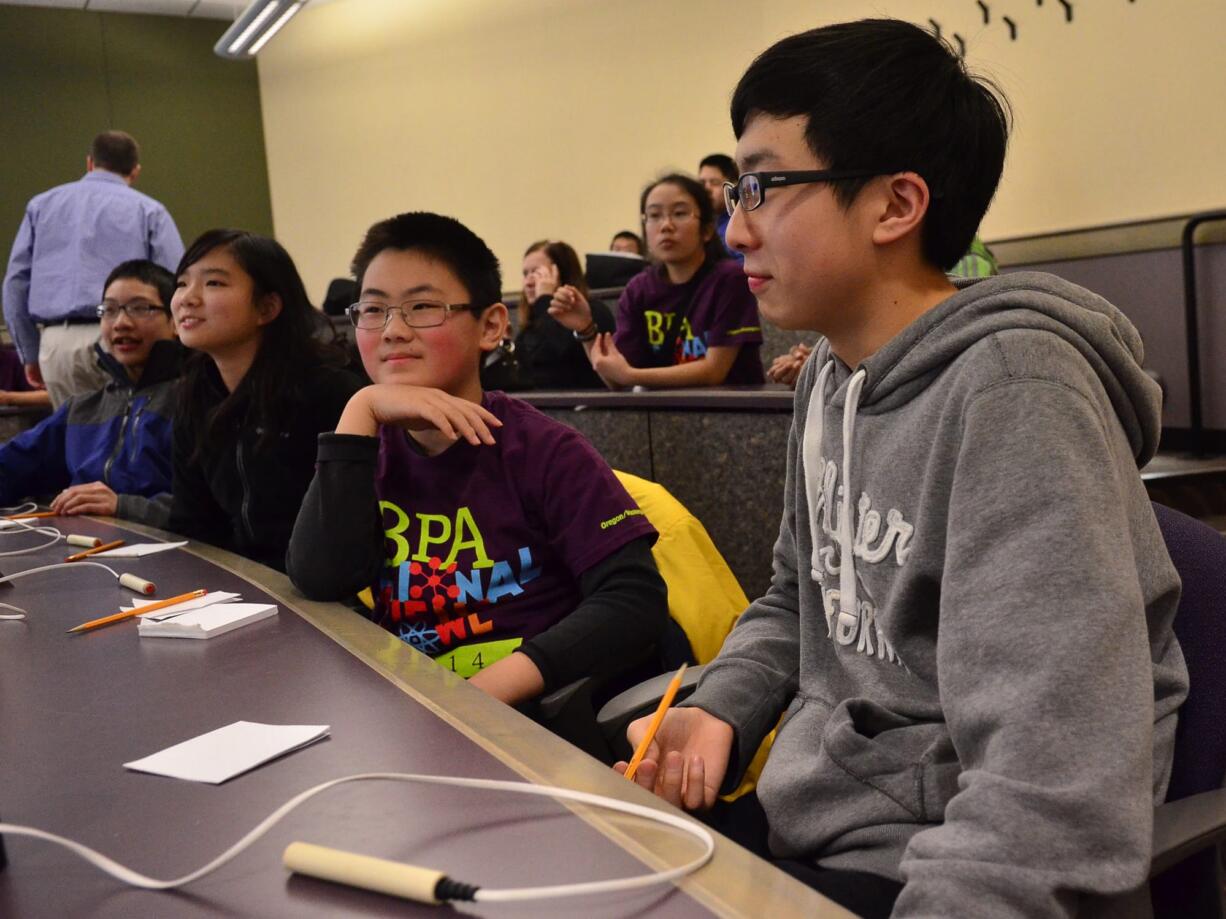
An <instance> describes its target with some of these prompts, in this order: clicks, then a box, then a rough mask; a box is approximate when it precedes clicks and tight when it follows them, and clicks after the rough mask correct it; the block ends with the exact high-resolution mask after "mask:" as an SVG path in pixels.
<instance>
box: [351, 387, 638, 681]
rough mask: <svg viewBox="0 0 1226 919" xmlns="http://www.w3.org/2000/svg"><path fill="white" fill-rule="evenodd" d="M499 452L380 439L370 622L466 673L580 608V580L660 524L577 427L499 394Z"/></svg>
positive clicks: (393, 431)
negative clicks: (380, 530)
mask: <svg viewBox="0 0 1226 919" xmlns="http://www.w3.org/2000/svg"><path fill="white" fill-rule="evenodd" d="M482 405H484V406H485V408H487V409H488V410H489V411H490V412H492V413H493V414H494V415H495V416H496V417H497V418H499V419H500V420H501V421H502V423H503V426H502V427H501V428H496V429H494V438H495V440H496V441H497V443H495V445H494V446H492V447H491V446H487V445H483V446H479V447H476V446H473V445H472V444H469V443H467V442H466V441H459V442H457V443H455V444H453V445H452V446H451V447H449V448H448V449H447V450H445V451H444V452H442V453H440V454H439V455H437V456H433V457H427V456H423V455H422V454H421V453H420V452H418V450H416V449H414V446H413V445H411V444H410V442H409V436H408V434H407V433H406V432H405V431H403V430H402V429H400V428H396V427H383V428H381V429H380V432H379V460H378V470H377V473H376V477H375V491H376V493H377V494H378V497H379V507H380V510H381V511H382V520H383V527H384V533H385V536H386V540H385V543H384V546H385V551H386V562H385V564H386V567H385V568H384V571H383V574H382V575H381V576H380V579H379V582H378V583H377V584H375V585H374V589H373V592H374V596H375V609H374V612H373V613H372V618H373V619H374V620H375V621H376V622H377V623H379V624H380V625H382V626H383V627H384V628H386V629H387V630H388V631H390V632H392V633H394V634H396V635H399V636H400V637H401V638H402V639H403V640H404V641H406V642H408V643H409V644H410V645H412V646H413V647H415V648H417V650H419V651H422V652H424V653H425V654H429V655H430V656H431V657H435V658H445V660H444V665H445V666H446V665H447V662H448V661H449V662H450V667H451V669H453V670H455V671H457V672H459V673H462V674H463V675H464V676H470V675H471V674H472V673H473V672H476V670H479V669H481V667H483V666H488V665H489V664H491V663H493V662H494V661H495V660H497V659H499V658H501V657H505V656H506V655H507V654H509V653H510V652H511V651H512V650H514V648H515V646H517V645H518V644H519V643H520V641H522V640H526V639H529V638H532V637H533V636H535V635H539V634H540V633H541V632H543V631H545V630H546V629H548V628H549V627H550V626H551V625H553V624H554V623H556V622H558V621H559V620H560V619H562V618H563V617H565V616H567V615H568V614H570V613H571V612H572V611H574V609H575V607H576V606H578V604H579V602H580V600H581V599H582V594H581V593H580V590H579V577H580V575H582V574H583V572H584V571H586V570H587V569H588V568H591V567H592V566H593V565H595V564H596V563H598V562H600V561H602V560H603V559H605V558H606V557H608V556H609V555H611V554H612V553H613V552H615V551H617V550H618V549H620V548H621V547H622V546H624V545H625V544H626V543H628V542H630V541H631V540H633V539H635V538H637V537H640V536H645V535H652V536H654V535H655V532H656V531H655V529H654V528H653V527H652V525H651V524H650V523H648V521H647V518H646V517H645V516H643V513H642V511H641V510H639V508H638V505H636V504H635V503H634V500H633V499H632V498H631V497H630V496H629V495H628V494H627V493H626V490H625V489H624V488H623V487H622V486H621V483H620V482H618V481H617V478H616V476H614V475H613V472H612V470H611V469H609V466H608V464H607V463H605V461H604V460H603V459H602V458H601V457H600V455H599V454H598V453H597V452H596V451H595V450H594V449H593V448H592V446H591V445H590V444H589V443H588V442H587V441H586V440H585V439H584V438H583V436H582V435H580V434H579V433H578V432H577V431H575V430H574V429H572V428H569V427H567V426H566V425H564V424H562V423H561V422H558V421H554V420H553V419H552V418H549V417H548V416H546V415H544V414H542V413H541V412H539V411H537V410H536V409H535V408H533V407H532V406H530V405H528V404H527V403H526V402H521V401H520V400H518V399H513V398H511V397H509V396H507V395H506V394H505V393H501V392H489V393H486V394H485V396H484V398H483V399H482Z"/></svg>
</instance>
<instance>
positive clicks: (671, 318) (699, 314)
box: [549, 173, 764, 389]
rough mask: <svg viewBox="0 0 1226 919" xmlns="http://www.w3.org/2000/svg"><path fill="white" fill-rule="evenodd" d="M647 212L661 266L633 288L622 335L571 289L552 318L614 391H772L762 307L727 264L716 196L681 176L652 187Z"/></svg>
mask: <svg viewBox="0 0 1226 919" xmlns="http://www.w3.org/2000/svg"><path fill="white" fill-rule="evenodd" d="M639 205H640V211H641V213H642V215H643V231H644V233H645V235H646V237H647V247H648V249H649V251H650V253H651V256H652V258H653V259H655V260H656V262H657V264H656V265H655V266H653V267H652V268H649V269H648V270H646V271H643V272H642V273H641V274H639V275H638V276H636V277H635V278H633V279H632V280H631V281H630V283H629V284H628V285H626V289H625V290H624V291H623V292H622V296H621V299H620V300H619V301H618V304H617V332H616V333H614V334H601V333H600V332H599V330H598V329H597V327H596V324H595V323H594V322H593V320H592V311H591V307H590V306H589V304H588V302H587V299H586V298H585V297H584V296H583V294H582V293H580V292H579V291H578V290H577V289H576V288H574V287H573V286H564V287H561V288H559V289H558V291H557V293H556V294H555V295H554V299H553V303H552V305H551V306H550V310H549V312H550V314H551V315H552V316H553V317H554V318H555V319H557V320H558V322H559V323H561V324H562V325H564V326H566V327H567V328H569V329H571V330H572V331H573V332H574V334H575V337H576V338H578V339H579V340H580V341H581V342H583V343H584V346H585V347H586V348H587V351H588V357H589V359H590V360H591V362H592V367H593V368H595V370H596V372H597V373H598V374H600V376H601V378H602V379H603V380H604V381H605V383H606V384H607V385H608V386H609V387H610V388H614V389H616V388H619V387H622V386H647V387H652V388H677V387H684V386H715V385H719V384H722V383H730V384H746V383H749V384H753V383H762V382H764V377H763V374H762V359H761V357H760V355H759V348H760V347H761V344H762V324H761V321H760V320H759V318H758V306H757V302H756V301H755V300H754V297H753V294H751V293H750V292H749V286H748V285H747V284H746V281H745V275H744V273H743V272H742V270H741V266H740V264H739V263H737V262H735V261H731V260H727V259H725V255H726V253H725V252H724V248H723V243H722V242H721V241H720V239H719V236H718V235H717V233H716V231H715V218H714V209H713V208H712V205H711V198H710V196H708V195H707V194H706V192H705V191H704V189H703V187H702V185H700V184H699V183H698V182H697V181H695V180H694V179H692V178H690V177H689V176H685V175H680V174H676V173H674V174H670V175H666V176H664V177H663V178H661V179H657V180H656V181H655V182H653V183H651V184H650V185H648V186H647V187H646V188H645V189H644V190H643V194H642V197H641V198H640V201H639Z"/></svg>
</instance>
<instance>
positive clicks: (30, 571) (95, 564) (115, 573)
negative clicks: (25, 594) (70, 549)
mask: <svg viewBox="0 0 1226 919" xmlns="http://www.w3.org/2000/svg"><path fill="white" fill-rule="evenodd" d="M52 568H105V569H106V570H107V571H109V572H110V573H111V574H112V575H113V576H114V577H115V579H116V580H118V579H119V572H118V571H116V570H115V569H114V568H112V567H111V566H110V565H104V564H102V562H56V563H55V564H54V565H41V566H39V567H38V568H27V569H26V570H25V571H18V572H17V573H16V574H10V575H9V576H8V577H4V578H0V584H6V583H8V582H9V581H15V580H17V579H18V578H24V577H27V576H29V575H31V574H38V573H39V572H40V571H50V570H51V569H52Z"/></svg>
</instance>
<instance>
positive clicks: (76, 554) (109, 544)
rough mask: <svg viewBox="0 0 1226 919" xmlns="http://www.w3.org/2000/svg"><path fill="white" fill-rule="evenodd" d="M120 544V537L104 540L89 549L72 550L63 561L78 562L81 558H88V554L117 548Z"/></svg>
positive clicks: (121, 541)
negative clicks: (111, 540)
mask: <svg viewBox="0 0 1226 919" xmlns="http://www.w3.org/2000/svg"><path fill="white" fill-rule="evenodd" d="M122 545H123V540H122V539H117V540H115V541H114V542H104V543H102V544H101V545H98V546H94V547H93V548H90V549H86V550H85V551H84V552H74V553H73V554H72V555H69V556H68V557H66V558H65V559H64V561H66V562H79V561H80V560H81V559H83V558H88V557H89V556H91V555H94V554H96V553H98V552H108V551H110V550H111V549H118V548H119V547H120V546H122Z"/></svg>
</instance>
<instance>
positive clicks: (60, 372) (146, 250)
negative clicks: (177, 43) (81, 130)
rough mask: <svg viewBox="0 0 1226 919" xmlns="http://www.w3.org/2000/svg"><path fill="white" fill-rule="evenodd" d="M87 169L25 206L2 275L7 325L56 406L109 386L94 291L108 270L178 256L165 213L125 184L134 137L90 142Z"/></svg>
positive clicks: (169, 261)
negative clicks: (99, 352)
mask: <svg viewBox="0 0 1226 919" xmlns="http://www.w3.org/2000/svg"><path fill="white" fill-rule="evenodd" d="M85 169H86V173H85V176H84V177H82V178H81V179H80V180H78V181H76V182H69V183H68V184H67V185H59V186H57V187H55V188H52V189H50V190H49V191H45V192H43V193H42V194H40V195H36V196H35V197H33V198H32V199H30V203H29V204H27V205H26V212H25V217H24V218H23V219H22V221H21V227H20V229H18V231H17V239H16V240H15V241H14V243H13V252H12V255H10V256H9V264H8V271H7V272H6V273H5V275H4V288H3V299H4V318H5V321H6V322H7V324H8V328H9V333H10V334H11V335H12V336H13V341H14V343H15V344H16V345H17V350H18V352H19V353H20V354H21V361H22V363H23V364H24V365H25V372H26V377H27V378H28V379H29V381H30V383H31V385H34V386H40V387H41V386H45V387H46V389H47V391H48V392H50V394H51V401H52V403H53V404H54V405H55V406H59V405H60V403H62V402H63V401H64V400H65V399H67V398H68V397H69V396H71V395H73V394H74V393H82V392H92V391H94V390H96V389H98V388H100V387H101V386H102V385H104V384H105V382H106V379H107V378H106V376H105V375H104V373H103V371H102V370H101V369H100V368H99V367H98V365H97V362H96V360H95V354H94V350H93V346H94V343H95V342H97V341H98V332H99V325H98V317H97V313H96V310H97V306H98V291H99V290H101V289H102V282H103V281H104V280H105V279H106V277H107V275H108V274H110V272H111V269H112V268H114V267H115V266H116V265H118V264H119V263H120V262H125V261H128V260H129V259H149V260H150V261H153V262H156V263H157V264H159V265H162V266H163V267H165V268H167V269H169V270H171V271H173V270H174V269H175V267H176V266H177V265H178V263H179V259H180V258H182V256H183V240H182V239H180V237H179V231H178V229H177V228H176V227H175V222H174V220H172V219H171V216H170V214H169V213H168V212H167V210H166V208H165V207H163V206H162V204H161V203H159V202H157V201H155V200H154V199H152V198H150V197H149V196H148V195H143V194H141V193H140V192H138V191H136V190H135V189H133V188H132V187H131V186H132V183H133V182H135V181H136V178H137V176H138V175H140V148H139V147H137V145H136V141H135V140H134V139H133V138H132V137H131V136H130V135H128V134H125V133H124V132H122V131H104V132H103V133H101V134H99V135H98V136H97V137H95V138H94V142H93V144H92V145H91V147H90V154H89V156H88V157H86V159H85Z"/></svg>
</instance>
